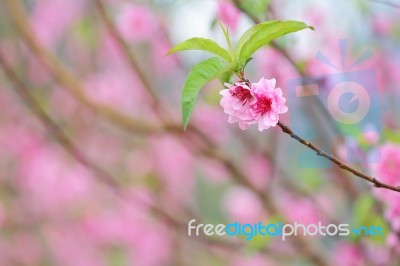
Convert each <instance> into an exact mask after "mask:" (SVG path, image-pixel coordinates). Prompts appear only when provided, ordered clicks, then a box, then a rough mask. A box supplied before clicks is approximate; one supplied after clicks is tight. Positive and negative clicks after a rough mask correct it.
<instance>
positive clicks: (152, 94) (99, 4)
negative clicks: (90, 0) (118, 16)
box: [94, 0, 164, 115]
mask: <svg viewBox="0 0 400 266" xmlns="http://www.w3.org/2000/svg"><path fill="white" fill-rule="evenodd" d="M94 2H95V4H96V7H97V10H98V11H99V14H100V17H101V19H102V20H103V21H104V24H105V25H106V28H107V30H108V31H109V32H110V34H111V36H112V37H113V38H114V39H115V41H116V43H117V45H118V46H119V48H120V49H122V51H123V52H124V55H126V59H127V60H128V63H129V65H130V67H131V68H132V70H133V72H134V73H135V74H137V76H138V77H139V80H140V81H141V82H142V84H143V86H144V88H146V90H147V92H148V94H149V95H150V97H151V100H152V102H153V108H154V110H155V111H156V112H157V114H158V115H163V114H164V113H163V112H162V111H161V110H160V101H159V99H158V97H157V94H156V92H155V91H154V90H153V89H152V86H151V85H150V81H149V80H148V78H147V77H146V74H145V73H144V71H143V70H142V69H141V68H140V66H139V63H138V62H137V61H136V59H135V57H134V56H133V54H132V51H131V49H130V47H129V45H128V43H127V42H126V41H125V40H124V39H123V37H122V35H121V34H120V32H119V31H118V29H117V28H116V27H115V25H114V23H113V22H112V20H111V19H110V17H109V16H108V14H107V11H106V8H105V6H104V4H103V1H101V0H95V1H94Z"/></svg>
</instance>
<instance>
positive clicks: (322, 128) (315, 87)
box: [286, 40, 382, 168]
mask: <svg viewBox="0 0 400 266" xmlns="http://www.w3.org/2000/svg"><path fill="white" fill-rule="evenodd" d="M339 44H340V47H341V56H342V69H344V58H345V51H346V45H347V42H346V41H345V40H340V41H339ZM368 55H370V54H369V51H368V53H364V54H363V55H362V56H361V57H360V58H359V59H358V60H357V61H356V63H354V64H353V65H352V67H353V66H355V65H357V64H359V63H361V62H362V61H364V60H365V59H366V58H367V57H368ZM317 59H318V60H319V61H322V62H323V63H325V64H328V65H330V66H334V65H333V64H332V63H331V62H330V61H329V60H328V59H327V58H326V57H325V56H323V55H322V54H321V53H318V54H317ZM286 87H287V93H288V105H289V110H296V112H293V111H292V112H291V113H290V125H291V127H292V129H293V130H294V131H295V132H298V134H299V135H300V136H302V137H303V138H304V139H306V140H308V141H310V142H313V143H315V144H317V145H318V146H319V147H320V148H322V149H323V150H325V151H326V152H329V153H332V151H333V150H335V151H336V150H337V149H336V148H337V145H338V141H339V140H340V142H341V143H343V140H346V141H345V142H344V143H345V144H344V146H342V147H341V148H342V156H341V157H344V158H341V159H344V160H345V161H346V162H347V163H356V162H365V159H366V158H365V156H362V152H360V150H359V147H358V146H357V145H354V143H355V141H354V140H355V139H356V138H357V137H358V136H359V135H362V134H369V133H376V134H379V135H380V133H381V132H382V121H381V113H380V108H379V97H378V89H377V78H376V71H375V70H374V69H363V70H357V71H351V67H350V70H347V71H346V70H342V71H340V72H338V73H333V74H327V75H321V76H311V77H299V78H293V79H288V80H287V81H286ZM311 113H314V114H313V115H311ZM315 114H317V115H315ZM311 117H313V118H319V119H312V118H311ZM328 120H329V123H325V122H326V121H328ZM321 122H322V123H321ZM327 125H329V127H328V126H327ZM332 128H333V129H334V130H332ZM343 148H344V149H343ZM297 156H298V158H297V161H298V163H299V164H300V166H301V167H303V168H328V167H331V166H332V163H331V162H330V161H328V160H325V159H324V158H321V157H319V156H315V152H313V151H311V150H304V151H301V152H300V154H298V155H297ZM368 159H369V162H376V161H377V160H379V155H377V154H375V156H373V158H372V159H371V158H368ZM371 160H372V161H371Z"/></svg>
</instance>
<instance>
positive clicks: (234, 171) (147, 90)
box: [0, 0, 400, 266]
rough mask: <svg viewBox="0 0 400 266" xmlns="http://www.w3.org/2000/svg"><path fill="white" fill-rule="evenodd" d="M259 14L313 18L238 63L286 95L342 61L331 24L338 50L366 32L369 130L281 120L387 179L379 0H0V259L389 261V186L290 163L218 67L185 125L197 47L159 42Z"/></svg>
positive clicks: (387, 30) (392, 232) (394, 79)
mask: <svg viewBox="0 0 400 266" xmlns="http://www.w3.org/2000/svg"><path fill="white" fill-rule="evenodd" d="M270 19H294V20H300V21H304V22H306V23H308V24H310V25H312V26H314V27H315V31H302V32H299V33H296V34H292V35H290V36H286V37H282V38H280V39H279V40H277V42H275V43H274V44H273V46H272V47H266V48H263V49H262V50H261V51H259V52H258V53H257V54H255V56H254V59H253V60H252V61H251V62H250V64H249V66H248V68H247V76H248V77H249V78H250V79H251V80H252V81H254V82H256V81H258V80H259V79H260V78H261V77H266V78H276V79H277V85H278V86H279V87H281V88H282V89H283V91H284V94H285V95H286V92H287V90H286V81H287V80H288V79H291V78H297V77H302V76H318V75H329V74H332V73H337V72H340V71H343V70H344V69H346V68H345V67H343V68H342V66H341V65H340V51H339V45H338V39H347V40H348V49H347V54H348V55H347V59H348V61H346V62H348V63H351V62H354V61H355V60H356V59H357V58H358V57H359V56H360V55H361V54H362V53H363V52H364V51H365V50H368V49H371V51H372V56H371V57H370V58H368V60H365V62H363V63H362V64H360V65H359V66H357V68H356V69H373V70H374V71H376V74H377V76H376V79H377V82H378V83H377V85H378V93H379V99H374V100H375V101H379V104H380V111H381V116H382V117H381V121H382V126H383V128H382V130H379V131H378V132H374V131H371V132H372V133H371V132H370V131H365V130H364V131H363V129H361V128H360V129H359V130H354V131H353V132H350V133H349V132H347V133H346V135H344V134H341V133H337V131H334V130H335V129H334V126H332V125H336V126H337V123H336V122H335V121H333V120H332V119H331V118H330V117H329V116H324V115H323V114H324V112H323V110H321V109H319V108H321V106H319V107H318V106H317V107H316V108H312V109H311V110H309V108H308V107H309V106H299V108H298V109H297V110H293V109H289V112H288V113H287V114H285V115H283V116H282V117H281V120H282V121H283V122H285V123H287V124H290V122H291V120H290V117H291V114H293V113H304V114H307V119H308V120H307V121H308V122H309V123H313V124H314V125H315V128H316V131H317V132H318V133H319V135H321V136H322V137H321V140H320V141H321V143H325V144H327V143H328V146H331V148H332V152H333V153H334V154H335V155H337V156H339V157H340V158H341V159H343V160H345V161H348V162H349V163H351V165H352V166H354V167H355V168H357V169H361V170H362V171H363V172H365V173H370V174H373V175H376V177H377V178H380V179H381V180H383V181H385V182H387V183H389V184H391V185H400V174H399V173H400V146H398V144H396V143H398V142H400V137H399V135H398V134H399V128H400V121H399V119H398V115H399V112H400V109H399V105H398V102H399V88H400V87H399V86H400V58H399V49H398V47H399V45H400V3H396V1H394V0H393V1H378V0H377V1H372V0H352V1H345V0H342V1H337V0H329V1H316V0H315V1H311V0H310V1H308V0H299V1H289V0H279V1H278V0H236V1H228V0H216V1H212V0H187V1H186V0H147V1H144V0H143V1H130V0H68V1H67V0H26V1H22V0H3V1H1V3H0V63H1V69H2V71H1V74H0V106H1V112H0V143H1V145H0V147H1V148H0V265H1V266H3V265H4V266H9V265H16V266H19V265H21V266H28V265H32V266H33V265H35V266H36V265H68V266H90V265H96V266H97V265H112V266H119V265H138V266H153V265H154V266H159V265H232V266H244V265H246V266H247V265H250V266H261V265H268V266H271V265H343V266H359V265H360V266H361V265H383V266H385V265H399V263H400V261H399V254H400V241H399V240H400V235H399V232H400V196H398V193H395V192H390V191H387V190H382V189H378V188H373V187H371V186H370V185H369V184H368V183H366V182H365V181H364V180H361V179H357V178H356V177H354V176H351V175H349V174H347V173H346V172H343V171H341V170H338V168H335V167H330V168H326V167H325V168H304V167H302V165H301V164H299V163H298V159H299V156H298V155H299V154H300V153H301V152H302V151H304V149H305V147H304V146H301V145H299V144H298V143H296V142H295V141H293V140H292V139H290V138H289V137H288V136H287V135H285V134H283V133H282V132H280V130H278V129H270V130H267V131H264V132H263V133H259V132H258V131H257V129H256V128H252V129H249V130H246V131H241V130H240V129H238V127H237V125H231V124H229V123H228V122H227V117H226V115H225V114H224V113H223V110H222V108H220V106H219V100H220V99H219V97H220V96H219V95H218V92H219V90H221V89H222V88H223V86H222V84H221V83H220V82H219V81H218V80H216V81H214V82H213V83H211V84H210V85H209V86H207V88H205V89H204V90H203V91H202V93H201V94H200V96H199V99H198V102H197V105H196V108H195V111H194V114H193V119H192V121H191V123H190V126H189V129H188V130H187V131H186V132H183V130H182V125H181V122H180V121H181V119H180V117H181V116H180V91H181V87H182V84H183V82H184V79H185V75H186V74H187V73H188V71H189V69H190V67H191V66H192V65H193V64H195V63H196V62H199V61H200V60H202V59H205V58H207V56H208V55H207V54H204V53H201V52H185V53H182V54H179V55H172V56H168V57H166V56H165V54H166V52H167V51H168V50H169V49H170V48H171V47H172V46H173V45H175V44H177V43H179V42H181V41H183V40H185V39H187V38H189V37H195V36H199V37H208V38H212V39H216V40H217V41H219V42H220V43H221V44H222V43H223V35H222V33H221V31H220V29H219V26H218V23H217V21H218V20H219V21H221V22H222V23H223V24H225V25H227V26H228V27H229V31H230V34H231V38H232V40H233V41H237V40H238V38H239V37H240V34H241V33H242V32H244V31H245V30H246V29H247V28H248V27H250V26H252V25H254V23H257V22H260V21H265V20H270ZM318 52H321V53H323V54H324V55H325V56H326V57H327V58H329V59H330V60H331V61H332V62H333V63H335V64H336V65H338V66H339V69H335V68H332V67H330V66H327V65H326V64H323V63H321V62H319V61H318V60H316V59H315V55H316V54H317V53H318ZM347 59H346V60H347ZM327 84H328V85H327V86H326V87H322V88H320V89H321V90H329V89H330V88H329V82H328V83H327ZM322 108H323V106H322ZM339 126H340V125H339ZM374 126H375V125H373V124H372V125H369V127H371V128H373V127H374ZM339 132H340V131H339ZM321 143H320V144H321ZM376 151H380V154H381V158H380V160H379V161H378V162H376V163H373V164H372V163H368V158H369V155H370V154H371V153H373V152H376ZM352 158H358V159H357V160H355V161H354V160H351V159H352ZM191 219H196V223H214V224H218V223H229V222H233V221H238V222H241V223H247V222H250V223H251V222H258V221H262V222H265V223H268V222H273V221H275V222H277V221H286V222H292V223H294V222H295V221H297V222H301V223H304V224H309V223H318V222H319V221H321V222H322V223H337V224H339V223H349V224H351V225H354V226H356V225H380V226H382V227H384V229H385V230H384V231H385V235H384V236H383V237H371V236H369V237H365V236H363V237H354V236H352V237H339V236H337V237H318V236H314V237H292V238H289V239H288V240H287V241H285V242H283V241H281V240H280V239H278V238H268V237H261V238H260V237H256V238H254V239H253V240H251V241H245V240H244V239H243V238H240V237H238V238H234V237H222V238H221V237H220V238H216V237H205V236H199V237H193V236H192V237H188V236H187V223H188V222H189V221H190V220H191Z"/></svg>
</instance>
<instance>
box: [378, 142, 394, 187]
mask: <svg viewBox="0 0 400 266" xmlns="http://www.w3.org/2000/svg"><path fill="white" fill-rule="evenodd" d="M379 150H380V161H379V163H378V164H377V165H376V166H374V167H373V172H374V175H375V176H378V177H379V178H380V180H381V181H382V182H385V183H388V184H390V185H395V186H396V185H400V176H399V169H400V145H398V144H393V143H386V144H384V145H382V146H381V148H380V149H379Z"/></svg>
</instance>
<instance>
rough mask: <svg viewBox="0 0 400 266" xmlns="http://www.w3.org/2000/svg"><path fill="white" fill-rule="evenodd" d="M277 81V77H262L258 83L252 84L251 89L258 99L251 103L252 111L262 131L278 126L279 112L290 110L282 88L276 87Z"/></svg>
mask: <svg viewBox="0 0 400 266" xmlns="http://www.w3.org/2000/svg"><path fill="white" fill-rule="evenodd" d="M275 83H276V80H275V79H270V80H268V79H264V78H262V79H261V80H260V81H259V82H258V83H253V84H251V90H252V91H253V94H254V96H255V98H256V99H257V101H256V102H255V103H254V104H251V105H250V113H251V114H252V115H253V117H254V119H255V120H256V121H257V122H258V130H260V131H263V130H264V129H268V128H269V127H274V126H276V124H277V123H278V120H279V114H283V113H286V112H287V111H288V108H287V106H286V105H285V102H286V99H285V98H284V97H283V96H282V90H281V89H280V88H275Z"/></svg>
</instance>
